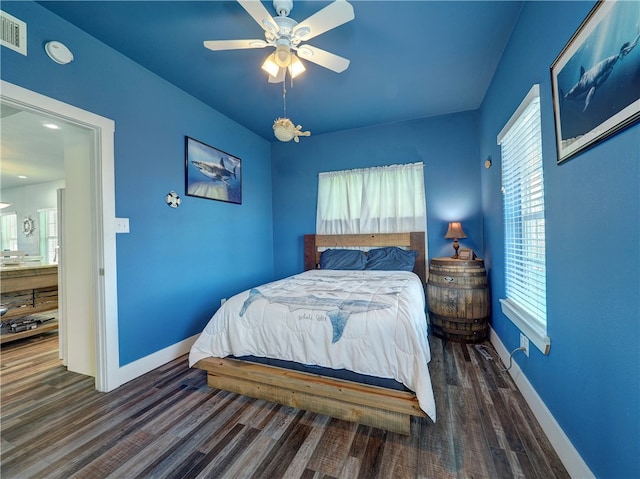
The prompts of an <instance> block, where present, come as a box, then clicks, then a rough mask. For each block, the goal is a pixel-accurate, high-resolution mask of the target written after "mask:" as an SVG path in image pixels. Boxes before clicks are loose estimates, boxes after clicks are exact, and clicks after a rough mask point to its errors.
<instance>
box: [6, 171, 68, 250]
mask: <svg viewBox="0 0 640 479" xmlns="http://www.w3.org/2000/svg"><path fill="white" fill-rule="evenodd" d="M64 186H65V183H64V180H60V181H53V182H50V183H40V184H37V185H30V186H23V187H21V188H10V189H6V190H5V189H3V190H2V201H3V202H5V203H10V204H11V206H9V207H7V208H5V209H4V210H2V214H5V213H17V214H18V250H20V251H25V252H26V253H27V254H29V255H31V256H39V255H40V226H39V224H38V210H39V209H44V208H56V190H57V189H58V188H64ZM29 216H30V217H31V218H32V219H33V221H34V224H35V227H36V230H35V231H34V232H33V234H32V235H31V236H29V237H27V236H25V235H24V234H23V233H22V220H23V219H25V218H27V217H29Z"/></svg>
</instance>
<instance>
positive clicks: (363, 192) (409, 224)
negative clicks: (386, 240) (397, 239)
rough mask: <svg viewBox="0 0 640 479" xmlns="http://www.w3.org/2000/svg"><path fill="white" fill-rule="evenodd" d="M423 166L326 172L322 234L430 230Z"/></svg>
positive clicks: (319, 219) (319, 221)
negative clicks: (427, 220)
mask: <svg viewBox="0 0 640 479" xmlns="http://www.w3.org/2000/svg"><path fill="white" fill-rule="evenodd" d="M423 166H424V165H423V164H422V163H413V164H409V165H391V166H383V167H376V168H363V169H356V170H346V171H332V172H327V173H320V175H319V177H318V210H317V216H316V233H318V234H352V233H354V234H356V233H407V232H411V231H426V224H427V222H426V203H425V193H424V170H423Z"/></svg>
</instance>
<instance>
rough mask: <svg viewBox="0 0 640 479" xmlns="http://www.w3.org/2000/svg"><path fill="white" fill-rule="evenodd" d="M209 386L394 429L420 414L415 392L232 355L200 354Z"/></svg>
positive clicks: (406, 428) (404, 429) (405, 429)
mask: <svg viewBox="0 0 640 479" xmlns="http://www.w3.org/2000/svg"><path fill="white" fill-rule="evenodd" d="M194 367H196V368H199V369H203V370H205V371H207V383H208V385H209V387H212V388H217V389H222V390H225V391H231V392H235V393H238V394H244V395H246V396H250V397H253V398H258V399H265V400H267V401H273V402H276V403H279V404H284V405H287V406H291V407H295V408H299V409H304V410H306V411H312V412H316V413H319V414H326V415H328V416H332V417H335V418H338V419H344V420H346V421H351V422H357V423H360V424H365V425H367V426H373V427H377V428H380V429H385V430H388V431H393V432H397V433H400V434H410V418H411V416H425V413H424V412H423V411H422V409H420V406H419V405H418V400H417V398H416V396H415V394H413V393H410V392H404V391H396V390H393V389H386V388H382V387H377V386H368V385H364V384H359V383H354V382H352V381H345V380H342V379H333V378H328V377H326V376H320V375H317V374H309V373H304V372H300V371H291V370H288V369H283V368H279V367H276V366H268V365H264V364H258V363H253V362H249V361H243V360H237V359H228V358H225V359H221V358H205V359H201V360H200V361H198V362H197V363H196V364H195V365H194Z"/></svg>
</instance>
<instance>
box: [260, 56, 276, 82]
mask: <svg viewBox="0 0 640 479" xmlns="http://www.w3.org/2000/svg"><path fill="white" fill-rule="evenodd" d="M262 69H263V70H264V71H266V72H267V73H268V74H269V75H270V76H272V77H275V76H277V75H278V71H279V70H280V67H279V66H278V65H277V64H276V54H275V53H272V54H271V55H269V56H268V57H267V59H266V60H265V61H264V63H263V64H262Z"/></svg>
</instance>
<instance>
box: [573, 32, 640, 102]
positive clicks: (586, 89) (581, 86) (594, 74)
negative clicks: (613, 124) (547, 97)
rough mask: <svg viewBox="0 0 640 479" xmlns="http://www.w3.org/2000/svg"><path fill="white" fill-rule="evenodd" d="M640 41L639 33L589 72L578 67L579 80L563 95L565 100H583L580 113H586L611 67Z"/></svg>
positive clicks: (609, 73)
mask: <svg viewBox="0 0 640 479" xmlns="http://www.w3.org/2000/svg"><path fill="white" fill-rule="evenodd" d="M638 39H640V33H639V34H638V35H637V36H636V38H635V40H633V42H626V43H624V44H623V45H622V47H620V51H619V52H618V53H617V54H615V55H611V56H610V57H607V58H605V59H604V60H602V61H600V62H598V63H597V64H596V65H594V66H593V67H591V68H590V69H589V70H586V71H585V69H584V66H581V67H580V79H579V80H578V83H576V84H575V85H574V86H573V88H571V90H569V92H568V93H567V94H566V95H564V99H565V100H580V101H581V100H582V99H583V98H584V99H585V100H584V108H583V109H582V111H583V112H584V111H586V110H587V108H589V104H590V103H591V100H592V99H593V96H594V95H595V93H596V90H597V89H598V88H599V87H600V86H601V85H602V84H603V83H604V82H605V81H606V80H607V78H609V75H611V72H612V71H613V67H614V66H615V65H616V63H618V61H620V60H622V59H623V58H624V57H625V56H627V55H628V54H629V53H630V52H631V50H633V49H634V47H635V46H636V45H637V44H638Z"/></svg>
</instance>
